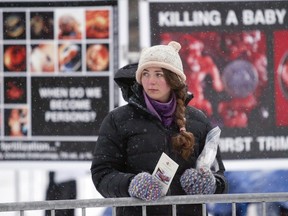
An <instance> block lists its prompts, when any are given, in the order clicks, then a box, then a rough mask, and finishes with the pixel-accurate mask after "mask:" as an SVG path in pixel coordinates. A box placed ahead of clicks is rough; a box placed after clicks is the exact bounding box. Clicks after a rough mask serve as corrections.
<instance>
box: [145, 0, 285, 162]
mask: <svg viewBox="0 0 288 216" xmlns="http://www.w3.org/2000/svg"><path fill="white" fill-rule="evenodd" d="M145 4H146V3H145ZM147 4H148V7H147V8H148V9H147V14H148V15H147V16H144V14H142V16H140V19H142V20H141V21H140V24H141V23H143V27H142V28H141V29H142V30H143V31H142V32H141V33H140V35H141V38H142V39H141V43H142V46H143V47H145V46H150V45H154V44H167V43H168V41H171V40H176V41H179V42H180V43H181V45H182V49H181V51H180V55H181V57H182V59H183V64H184V70H185V73H186V76H187V83H188V89H189V90H190V91H191V92H192V93H193V94H194V99H193V100H192V101H191V103H190V105H192V106H195V107H197V108H199V109H201V110H202V111H203V112H204V113H205V114H206V115H207V116H208V118H209V119H210V120H211V122H212V124H214V125H219V126H220V127H221V128H222V134H221V137H222V138H221V144H220V149H221V152H222V154H223V158H224V159H229V160H237V159H240V160H243V159H267V158H270V159H271V158H274V159H276V158H277V159H280V158H287V154H288V111H287V109H288V40H287V38H288V14H287V10H288V2H287V1H247V2H245V1H232V2H227V1H215V2H214V1H210V2H208V1H205V2H196V1H178V2H173V1H149V2H148V3H147ZM143 8H145V7H143ZM143 13H144V12H143ZM147 26H149V31H147ZM145 29H146V30H145Z"/></svg>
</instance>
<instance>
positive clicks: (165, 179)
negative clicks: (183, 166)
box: [152, 152, 179, 196]
mask: <svg viewBox="0 0 288 216" xmlns="http://www.w3.org/2000/svg"><path fill="white" fill-rule="evenodd" d="M178 166H179V165H178V164H177V163H176V162H175V161H173V160H172V159H171V158H170V157H169V156H168V155H167V154H165V153H164V152H163V153H162V155H161V157H160V159H159V161H158V163H157V165H156V167H155V169H154V172H153V174H152V175H153V176H154V177H155V178H156V179H157V181H158V182H159V183H160V185H161V186H162V196H165V195H166V193H167V191H168V189H169V186H170V184H171V182H172V179H173V177H174V175H175V173H176V171H177V169H178Z"/></svg>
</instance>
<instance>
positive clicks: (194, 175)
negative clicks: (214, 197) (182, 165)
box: [180, 168, 216, 195]
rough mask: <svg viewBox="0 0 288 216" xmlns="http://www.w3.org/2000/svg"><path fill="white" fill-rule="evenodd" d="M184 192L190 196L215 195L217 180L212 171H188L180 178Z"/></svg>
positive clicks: (204, 169) (202, 169) (203, 169)
mask: <svg viewBox="0 0 288 216" xmlns="http://www.w3.org/2000/svg"><path fill="white" fill-rule="evenodd" d="M180 183H181V186H182V188H183V190H184V191H185V192H186V194H188V195H193V194H213V193H214V192H215V190H216V179H215V177H214V175H213V173H212V172H211V170H210V169H207V168H200V169H198V170H196V169H193V168H191V169H187V170H185V172H184V173H183V174H182V176H181V178H180Z"/></svg>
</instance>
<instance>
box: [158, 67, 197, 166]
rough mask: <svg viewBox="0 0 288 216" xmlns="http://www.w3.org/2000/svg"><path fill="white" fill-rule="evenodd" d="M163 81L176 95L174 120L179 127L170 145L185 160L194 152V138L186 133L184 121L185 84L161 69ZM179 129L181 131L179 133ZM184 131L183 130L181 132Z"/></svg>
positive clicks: (189, 133)
mask: <svg viewBox="0 0 288 216" xmlns="http://www.w3.org/2000/svg"><path fill="white" fill-rule="evenodd" d="M163 71H164V75H165V79H166V81H167V83H168V84H169V86H170V87H171V88H172V90H173V91H174V92H175V94H176V101H177V106H176V112H175V120H176V124H177V125H178V127H179V133H178V134H177V135H176V136H174V137H172V145H173V148H174V150H175V151H176V152H178V153H179V154H181V156H182V158H184V159H185V160H187V159H188V157H189V156H190V155H191V154H192V152H193V150H194V144H195V138H194V135H193V133H191V132H187V131H186V119H185V110H186V106H185V100H186V98H187V89H186V84H185V83H183V82H182V81H181V80H180V79H179V77H178V75H176V74H175V73H171V72H170V71H169V70H166V69H163ZM180 128H181V131H180ZM182 129H184V130H182Z"/></svg>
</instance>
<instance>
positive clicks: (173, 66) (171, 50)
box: [136, 41, 186, 83]
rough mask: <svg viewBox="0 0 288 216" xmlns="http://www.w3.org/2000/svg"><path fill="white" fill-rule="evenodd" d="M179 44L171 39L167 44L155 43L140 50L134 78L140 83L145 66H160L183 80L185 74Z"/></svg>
mask: <svg viewBox="0 0 288 216" xmlns="http://www.w3.org/2000/svg"><path fill="white" fill-rule="evenodd" d="M180 49H181V45H180V44H179V43H178V42H176V41H171V42H170V43H169V44H168V45H156V46H152V47H149V48H144V49H143V50H142V52H141V55H140V59H139V64H138V69H137V71H136V80H137V82H138V83H141V75H142V72H143V70H144V69H145V68H148V67H161V68H165V69H167V70H170V71H171V72H174V73H175V74H177V75H178V76H179V78H180V79H181V80H182V82H184V81H185V80H186V76H185V74H184V71H183V65H182V61H181V58H180V56H179V53H178V52H179V50H180Z"/></svg>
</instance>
